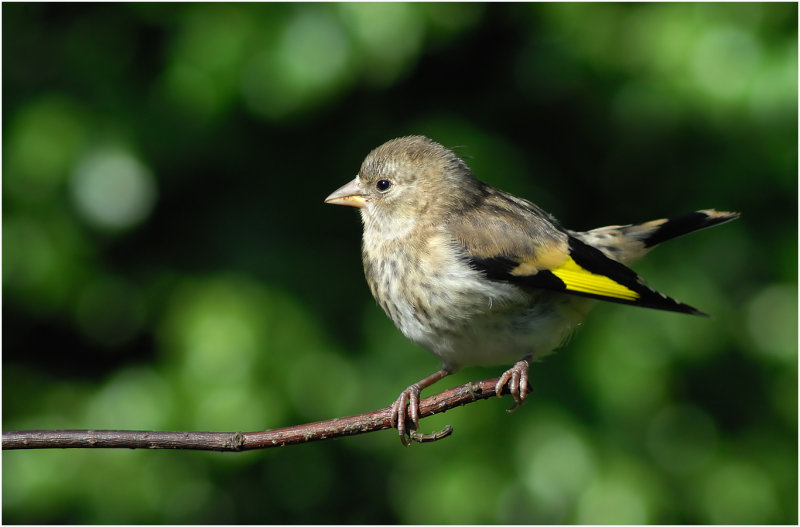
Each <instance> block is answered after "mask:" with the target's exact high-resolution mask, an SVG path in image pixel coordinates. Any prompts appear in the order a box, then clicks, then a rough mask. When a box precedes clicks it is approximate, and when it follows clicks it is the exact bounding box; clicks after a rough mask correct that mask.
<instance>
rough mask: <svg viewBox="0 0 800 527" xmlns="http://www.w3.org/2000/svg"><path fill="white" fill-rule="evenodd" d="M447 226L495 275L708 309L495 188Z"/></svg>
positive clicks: (669, 307)
mask: <svg viewBox="0 0 800 527" xmlns="http://www.w3.org/2000/svg"><path fill="white" fill-rule="evenodd" d="M447 228H448V232H449V233H450V235H451V236H452V237H453V238H454V239H455V240H456V241H457V243H458V244H459V245H460V246H461V247H462V248H463V249H464V252H465V255H466V257H467V260H468V263H469V264H470V265H471V266H472V267H473V268H475V269H478V270H480V271H482V272H484V273H485V274H486V277H487V278H489V279H490V280H498V281H504V282H509V283H513V284H516V285H519V286H520V287H524V288H536V289H549V290H554V291H562V292H564V293H568V294H574V295H581V296H586V297H591V298H595V299H599V300H605V301H608V302H618V303H622V304H630V305H636V306H641V307H649V308H653V309H662V310H666V311H675V312H680V313H689V314H693V315H704V313H702V312H701V311H698V310H697V309H695V308H693V307H691V306H689V305H686V304H684V303H681V302H678V301H677V300H674V299H672V298H670V297H668V296H666V295H663V294H661V293H659V292H658V291H656V290H654V289H652V288H650V287H648V286H647V285H646V284H645V283H644V280H643V279H642V278H641V277H640V276H639V275H638V274H636V272H634V271H633V270H632V269H630V268H628V267H626V266H625V265H623V264H621V263H620V262H618V261H616V260H613V259H611V258H609V257H608V256H606V255H605V254H603V253H602V252H601V251H600V250H598V249H596V248H594V247H592V246H591V245H588V244H586V243H584V242H583V241H581V240H579V239H578V238H576V237H574V236H572V235H571V234H569V233H568V232H567V231H565V230H564V229H562V228H561V227H560V226H559V225H558V224H557V223H556V222H555V220H553V219H552V218H551V217H549V216H548V215H547V214H546V213H545V212H544V211H542V210H541V209H539V208H538V207H536V206H535V205H533V204H532V203H529V202H527V201H524V200H521V199H519V198H515V197H513V196H511V195H508V194H505V193H500V192H499V191H498V192H497V193H492V194H490V195H488V196H487V197H486V199H485V200H484V201H483V202H482V203H480V204H478V206H476V207H471V208H469V209H466V210H464V211H461V213H460V214H458V215H455V216H454V217H453V219H451V221H449V222H448V226H447Z"/></svg>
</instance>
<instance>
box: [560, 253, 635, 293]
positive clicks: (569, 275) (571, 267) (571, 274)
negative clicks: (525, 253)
mask: <svg viewBox="0 0 800 527" xmlns="http://www.w3.org/2000/svg"><path fill="white" fill-rule="evenodd" d="M550 272H551V273H553V274H554V275H556V276H557V277H558V278H559V279H561V281H562V282H564V284H565V285H566V287H567V290H568V291H575V292H576V293H587V294H591V295H598V296H607V297H611V298H618V299H620V300H637V299H638V298H639V293H637V292H636V291H633V290H631V289H629V288H627V287H625V286H624V285H622V284H618V283H617V282H615V281H614V280H612V279H611V278H609V277H607V276H603V275H601V274H595V273H592V272H591V271H587V270H586V269H584V268H583V267H581V266H580V265H578V264H577V263H575V260H573V259H572V258H571V257H567V261H566V262H564V263H563V264H561V265H560V266H558V267H556V268H555V269H550Z"/></svg>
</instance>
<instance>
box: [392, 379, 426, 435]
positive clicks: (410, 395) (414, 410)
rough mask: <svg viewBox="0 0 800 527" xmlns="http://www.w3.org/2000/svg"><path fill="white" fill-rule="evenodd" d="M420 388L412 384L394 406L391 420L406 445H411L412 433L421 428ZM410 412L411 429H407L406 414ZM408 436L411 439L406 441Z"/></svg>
mask: <svg viewBox="0 0 800 527" xmlns="http://www.w3.org/2000/svg"><path fill="white" fill-rule="evenodd" d="M420 391H421V390H420V388H419V386H417V385H416V384H412V385H411V386H409V387H408V388H406V389H405V390H403V391H402V392H400V396H399V397H398V398H397V400H396V401H395V402H394V403H393V404H392V416H391V420H392V423H393V425H394V426H395V427H396V428H397V433H398V434H400V441H402V442H403V444H404V445H406V446H408V445H409V444H410V439H412V437H411V431H413V430H416V429H417V428H419V393H420ZM407 411H409V413H410V417H411V428H410V430H409V429H407V428H406V412H407ZM406 434H408V436H409V438H408V439H406Z"/></svg>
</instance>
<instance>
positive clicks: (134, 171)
mask: <svg viewBox="0 0 800 527" xmlns="http://www.w3.org/2000/svg"><path fill="white" fill-rule="evenodd" d="M72 199H73V202H74V203H75V206H76V207H77V209H78V211H79V212H80V214H81V215H82V216H83V217H84V218H85V219H86V220H87V221H88V222H89V223H91V224H92V225H94V226H95V227H99V228H105V229H124V228H129V227H132V226H134V225H136V224H138V223H139V222H141V221H143V220H144V219H145V218H146V217H147V216H148V215H149V214H150V211H151V210H152V208H153V204H154V202H155V199H156V185H155V181H154V179H153V175H152V173H151V172H150V170H149V169H148V168H147V167H146V166H144V165H143V164H142V163H141V162H140V161H139V160H138V159H136V158H135V157H134V156H133V155H131V154H130V153H129V152H127V151H125V150H122V149H98V150H95V151H93V152H91V153H90V154H88V155H87V156H85V157H84V158H83V159H82V160H81V161H80V162H79V163H78V164H77V166H76V167H75V170H74V172H73V174H72Z"/></svg>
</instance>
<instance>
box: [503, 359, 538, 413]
mask: <svg viewBox="0 0 800 527" xmlns="http://www.w3.org/2000/svg"><path fill="white" fill-rule="evenodd" d="M529 367H530V355H529V356H527V357H525V358H524V359H522V360H521V361H518V362H517V363H516V364H514V365H513V366H512V367H511V368H509V369H508V370H507V371H506V372H505V373H504V374H503V375H501V376H500V379H499V380H498V381H497V384H496V385H495V392H497V396H498V397H502V395H501V392H502V391H503V387H504V386H505V385H506V384H508V391H509V392H511V397H513V398H514V404H513V406H511V408H509V409H508V410H506V411H508V412H513V411H514V410H516V409H517V407H518V406H519V405H521V404H522V403H524V402H525V400H526V399H527V398H528V386H529V385H528V368H529Z"/></svg>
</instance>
